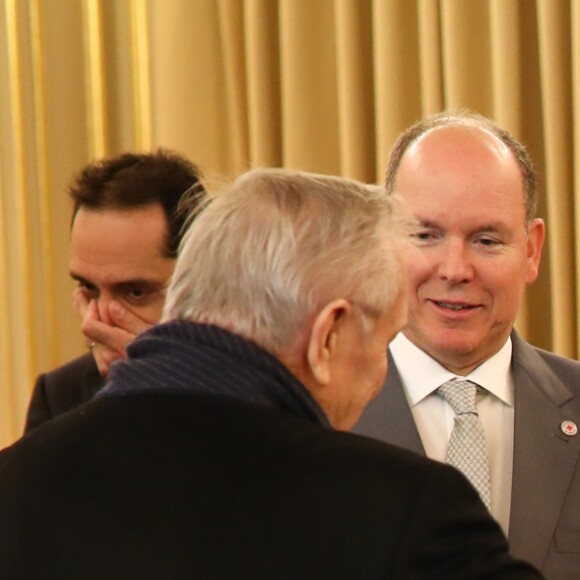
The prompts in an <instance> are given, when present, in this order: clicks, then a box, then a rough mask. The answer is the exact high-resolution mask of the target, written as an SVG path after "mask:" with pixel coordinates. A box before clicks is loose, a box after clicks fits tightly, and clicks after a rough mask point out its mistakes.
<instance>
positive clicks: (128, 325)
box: [109, 300, 153, 336]
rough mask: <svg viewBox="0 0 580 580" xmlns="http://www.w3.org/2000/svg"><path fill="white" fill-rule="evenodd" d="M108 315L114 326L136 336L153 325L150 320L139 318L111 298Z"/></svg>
mask: <svg viewBox="0 0 580 580" xmlns="http://www.w3.org/2000/svg"><path fill="white" fill-rule="evenodd" d="M109 316H110V317H111V320H112V322H113V324H114V325H115V326H118V327H119V328H122V329H124V330H126V331H127V332H129V333H130V334H132V335H133V336H137V335H138V334H141V333H142V332H145V331H146V330H149V329H150V328H151V326H153V325H152V324H151V323H150V322H148V321H147V320H144V319H143V318H140V317H139V316H138V315H137V314H135V313H134V312H133V311H131V310H129V309H128V308H125V307H123V306H122V305H121V304H120V303H119V302H117V301H116V300H112V301H111V302H110V303H109Z"/></svg>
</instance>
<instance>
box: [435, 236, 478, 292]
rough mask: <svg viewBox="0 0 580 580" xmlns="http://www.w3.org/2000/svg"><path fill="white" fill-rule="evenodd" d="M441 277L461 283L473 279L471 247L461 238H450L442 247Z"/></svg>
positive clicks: (451, 281) (439, 270)
mask: <svg viewBox="0 0 580 580" xmlns="http://www.w3.org/2000/svg"><path fill="white" fill-rule="evenodd" d="M441 252H442V253H441V259H440V262H439V268H438V274H439V277H440V278H441V279H443V280H445V281H447V282H450V283H452V284H461V283H465V282H469V281H470V280H472V279H473V264H472V262H471V256H470V252H469V248H467V247H466V245H465V244H464V243H463V242H462V241H460V240H449V241H448V242H447V243H446V244H445V245H444V246H443V247H442V248H441Z"/></svg>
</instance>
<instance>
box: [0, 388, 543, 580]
mask: <svg viewBox="0 0 580 580" xmlns="http://www.w3.org/2000/svg"><path fill="white" fill-rule="evenodd" d="M539 577H540V576H539V575H537V573H536V572H535V571H533V570H531V569H530V568H528V567H527V565H525V564H522V563H517V562H515V561H513V560H511V559H510V558H509V556H508V554H507V550H506V542H505V538H504V537H503V534H502V533H501V531H500V529H499V527H498V526H497V524H496V523H495V522H494V521H493V520H492V519H491V518H490V517H489V515H488V514H487V512H486V510H485V508H484V507H483V504H482V503H481V502H480V501H479V498H478V497H477V495H476V493H475V492H474V491H473V489H472V488H471V486H470V485H469V484H468V483H467V480H466V479H465V478H464V477H463V476H462V475H460V474H459V473H458V472H457V471H455V470H454V469H452V468H450V467H448V466H446V465H443V464H440V463H437V462H433V461H430V460H427V459H425V458H422V457H420V456H418V455H416V454H413V453H409V452H407V451H404V450H401V449H397V448H395V447H391V446H388V445H385V444H382V443H380V442H378V441H375V440H372V439H367V438H364V437H357V436H354V435H351V434H347V433H340V432H335V431H332V430H331V429H328V428H326V427H324V426H322V425H319V424H317V423H315V422H313V421H312V420H309V419H306V418H302V417H299V416H295V415H292V414H290V413H289V412H286V411H282V410H279V409H275V408H271V407H262V406H258V405H256V404H250V403H248V402H241V401H237V400H235V399H232V398H221V397H218V396H213V395H207V394H195V395H188V394H165V393H150V394H144V393H140V394H134V395H124V396H108V397H100V398H97V399H95V400H94V401H92V402H90V403H87V404H85V405H83V406H81V407H78V408H76V409H74V410H72V411H71V412H69V413H67V414H65V415H61V416H60V417H57V418H55V419H54V420H52V421H50V422H48V423H46V424H45V425H42V426H41V427H39V428H38V429H35V430H34V431H32V432H31V433H29V434H28V435H26V436H25V437H24V438H23V439H21V440H20V441H19V442H17V443H16V444H14V445H13V446H12V447H10V448H8V449H6V450H4V451H2V452H0V578H2V580H16V579H18V580H32V579H34V580H42V579H51V580H52V579H54V578H58V579H59V580H67V579H71V580H72V579H74V580H78V579H79V578H82V579H83V580H91V579H99V580H103V579H107V580H115V579H119V580H120V579H122V580H131V579H139V580H143V579H163V580H171V579H180V580H181V579H186V578H195V579H196V580H206V579H207V580H210V579H211V580H220V579H224V580H225V579H228V580H233V579H236V580H237V579H246V578H247V579H252V580H341V579H345V580H346V579H348V580H371V579H372V580H379V579H382V580H385V579H390V580H397V579H401V580H403V579H404V580H413V579H419V578H421V579H427V578H428V579H430V580H433V579H445V580H453V579H458V580H459V579H461V580H469V579H475V578H477V579H483V578H490V579H491V578H493V579H507V578H509V579H516V578H517V579H528V578H539Z"/></svg>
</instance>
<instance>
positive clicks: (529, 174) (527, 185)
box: [385, 110, 538, 223]
mask: <svg viewBox="0 0 580 580" xmlns="http://www.w3.org/2000/svg"><path fill="white" fill-rule="evenodd" d="M447 125H468V126H472V127H481V128H482V129H486V130H487V131H489V132H490V133H491V134H492V135H495V136H496V137H497V138H498V139H499V140H500V141H501V142H502V143H503V144H504V145H506V147H508V149H509V150H510V151H511V152H512V154H513V156H514V158H515V160H516V162H517V164H518V166H519V168H520V173H521V176H522V186H523V189H524V195H525V205H526V222H527V223H529V222H530V221H531V220H532V219H533V218H534V216H535V215H536V207H537V204H538V192H537V186H536V173H535V170H534V164H533V162H532V158H531V157H530V154H529V153H528V151H527V150H526V148H525V147H524V145H522V144H521V143H520V142H519V141H518V140H517V139H516V138H515V137H514V136H513V135H512V134H511V133H510V132H509V131H507V130H506V129H503V128H502V127H500V126H499V125H498V124H497V123H495V122H494V121H492V120H491V119H488V118H487V117H484V116H483V115H480V114H479V113H475V112H473V111H466V110H457V111H443V112H440V113H436V114H434V115H430V116H429V117H425V118H424V119H422V120H421V121H419V122H417V123H415V124H414V125H411V127H409V128H407V129H405V131H403V132H402V133H401V134H400V135H399V137H398V138H397V140H396V141H395V144H394V146H393V149H392V150H391V156H390V158H389V166H388V167H387V175H386V179H385V186H386V188H387V192H388V193H393V191H394V190H395V181H396V179H397V172H398V171H399V166H400V165H401V160H402V159H403V155H404V154H405V152H406V151H407V149H408V148H409V147H410V146H411V145H412V144H413V143H415V142H416V141H417V140H418V139H419V137H421V136H422V135H424V134H425V133H427V131H430V130H431V129H435V128H436V127H443V126H447Z"/></svg>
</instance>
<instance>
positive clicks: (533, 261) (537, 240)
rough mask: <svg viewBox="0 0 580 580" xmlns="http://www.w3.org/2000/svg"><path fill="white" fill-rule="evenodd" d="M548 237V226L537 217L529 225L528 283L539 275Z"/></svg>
mask: <svg viewBox="0 0 580 580" xmlns="http://www.w3.org/2000/svg"><path fill="white" fill-rule="evenodd" d="M545 237H546V226H545V225H544V220H541V219H539V218H536V219H534V220H532V221H531V222H530V225H529V227H528V242H527V251H528V272H527V275H526V283H527V284H531V283H532V282H534V281H535V280H536V278H537V277H538V271H539V269H540V260H541V258H542V247H543V246H544V239H545Z"/></svg>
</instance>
